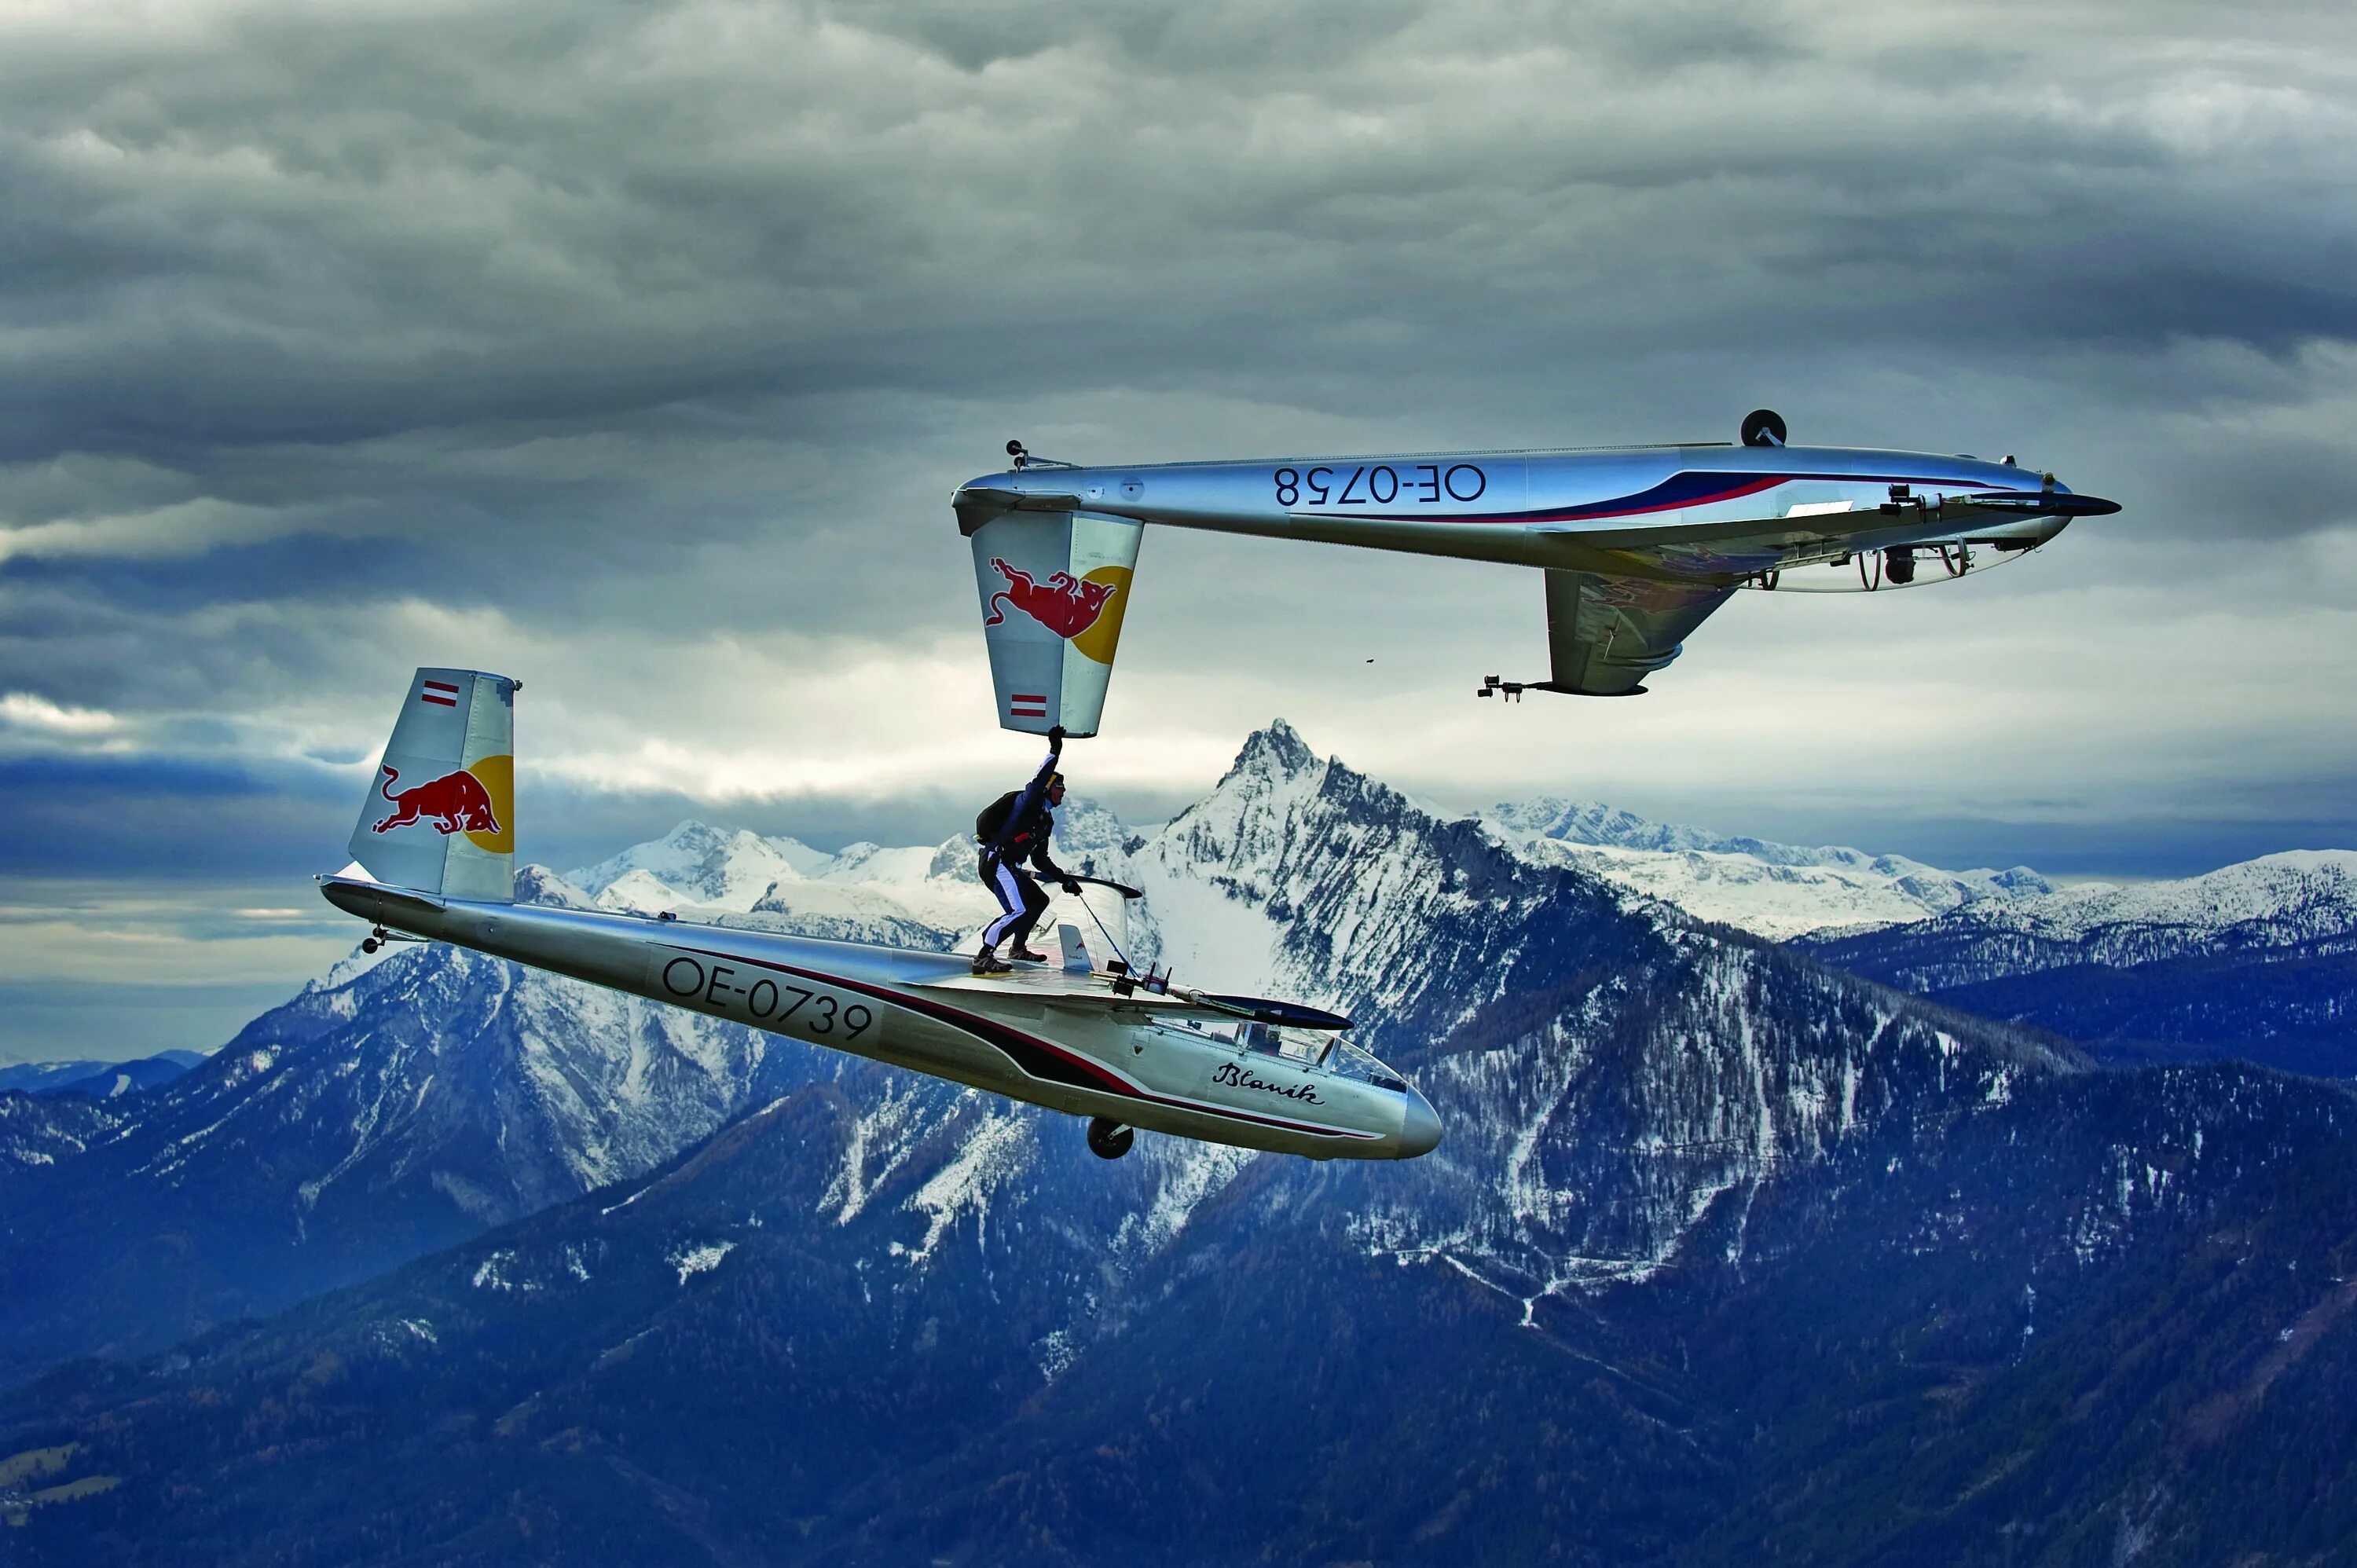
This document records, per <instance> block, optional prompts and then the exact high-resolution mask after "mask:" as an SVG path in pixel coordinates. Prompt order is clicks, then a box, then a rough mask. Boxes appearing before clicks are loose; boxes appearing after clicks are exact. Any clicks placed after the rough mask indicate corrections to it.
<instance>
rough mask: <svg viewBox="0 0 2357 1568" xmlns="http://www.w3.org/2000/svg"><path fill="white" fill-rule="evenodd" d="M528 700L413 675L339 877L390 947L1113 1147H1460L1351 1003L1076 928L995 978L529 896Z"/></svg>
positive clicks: (348, 901)
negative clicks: (1182, 1140) (959, 1098)
mask: <svg viewBox="0 0 2357 1568" xmlns="http://www.w3.org/2000/svg"><path fill="white" fill-rule="evenodd" d="M515 694H516V682H513V681H511V680H509V679H508V678H506V677H505V676H502V675H490V674H484V673H481V672H479V671H471V670H420V671H417V673H416V676H415V677H414V679H413V680H412V682H411V683H410V688H409V696H408V699H407V700H406V701H405V702H404V703H403V705H402V710H401V717H400V719H399V721H398V722H397V723H396V724H395V725H394V726H393V738H392V740H391V742H390V743H389V744H388V745H387V746H386V747H385V754H384V759H383V762H382V764H381V766H380V768H379V769H378V772H377V774H376V776H375V781H374V782H372V783H371V788H370V791H369V795H368V798H367V799H366V800H364V801H363V802H362V804H361V816H360V822H359V824H358V825H357V826H355V827H354V828H353V830H352V836H351V840H350V847H351V854H352V858H353V860H354V861H356V862H357V863H358V864H357V865H354V866H351V867H349V868H347V870H345V871H344V872H342V873H339V874H338V875H333V876H323V877H321V878H320V879H319V881H320V891H321V892H323V893H324V894H325V895H326V896H327V898H328V902H329V903H331V904H333V905H335V906H336V907H337V908H339V909H343V910H346V911H348V912H349V913H351V914H354V915H358V916H360V917H361V918H362V919H365V920H369V921H371V922H373V924H374V928H375V929H374V930H373V931H372V932H371V936H370V938H369V940H368V942H367V943H366V944H364V945H366V946H369V947H370V949H371V950H374V948H375V946H376V945H377V944H380V943H382V942H384V941H389V940H401V939H402V938H417V939H424V940H436V941H447V942H455V943H457V944H458V945H459V946H462V947H469V948H473V949H475V950H478V951H480V952H486V953H490V954H492V955H494V956H495V957H499V958H504V959H511V960H512V961H515V962H518V963H523V964H530V965H532V966H533V967H534V968H536V969H544V970H549V971H553V972H555V973H558V974H566V975H571V976H572V977H573V978H575V979H576V980H586V981H588V982H590V983H593V984H597V985H605V986H610V987H612V988H613V989H615V990H617V991H627V992H629V993H631V994H633V995H637V996H647V997H651V998H653V999H654V1000H655V1001H658V1002H668V1003H671V1004H673V1005H674V1006H679V1007H686V1008H690V1009H692V1010H694V1011H695V1012H698V1013H708V1014H710V1015H713V1016H715V1017H718V1018H726V1019H728V1020H730V1021H731V1022H733V1023H738V1024H748V1025H750V1026H753V1027H754V1028H757V1029H766V1030H768V1031H769V1032H770V1033H771V1034H775V1035H784V1036H789V1037H790V1038H792V1039H797V1040H802V1041H806V1042H808V1043H809V1044H812V1045H816V1046H832V1047H834V1048H835V1049H837V1050H844V1051H850V1052H853V1053H854V1054H856V1055H858V1056H864V1057H872V1058H875V1059H877V1061H882V1062H889V1063H891V1064H892V1065H894V1066H896V1067H904V1068H910V1069H915V1070H916V1071H919V1072H924V1073H931V1074H932V1075H933V1076H934V1077H936V1078H945V1079H952V1080H954V1081H956V1082H959V1083H964V1084H970V1085H972V1086H974V1088H976V1089H984V1090H990V1091H991V1092H993V1093H996V1094H1004V1095H1006V1096H1008V1097H1009V1098H1011V1099H1015V1100H1026V1101H1031V1102H1032V1103H1033V1104H1037V1105H1044V1106H1047V1107H1049V1109H1050V1110H1055V1111H1062V1112H1070V1113H1071V1114H1072V1115H1075V1116H1086V1117H1088V1118H1090V1122H1089V1132H1088V1143H1089V1147H1090V1148H1091V1149H1092V1150H1094V1151H1095V1152H1096V1153H1097V1154H1099V1155H1103V1156H1104V1157H1105V1158H1107V1159H1113V1158H1117V1157H1118V1156H1120V1155H1123V1154H1125V1153H1126V1152H1127V1151H1128V1149H1129V1146H1130V1144H1131V1141H1132V1139H1133V1137H1134V1135H1135V1134H1134V1133H1133V1131H1132V1129H1135V1128H1138V1127H1145V1128H1148V1129H1151V1130H1153V1131H1155V1132H1160V1133H1176V1134H1178V1135H1179V1136H1181V1137H1188V1138H1200V1139H1203V1140H1205V1141H1207V1142H1210V1143H1216V1144H1238V1145H1241V1146H1242V1147H1244V1148H1250V1149H1275V1150H1280V1151H1284V1152H1286V1153H1291V1154H1297V1155H1308V1156H1309V1157H1311V1158H1313V1159H1332V1158H1338V1157H1339V1158H1351V1159H1409V1158H1413V1157H1414V1156H1415V1155H1421V1154H1424V1153H1426V1151H1428V1150H1430V1149H1431V1148H1433V1147H1434V1146H1435V1145H1437V1144H1438V1143H1439V1142H1440V1122H1439V1119H1438V1118H1437V1116H1436V1115H1434V1113H1433V1110H1432V1106H1431V1105H1430V1104H1429V1103H1428V1102H1427V1101H1426V1100H1425V1098H1424V1096H1423V1095H1421V1094H1419V1093H1417V1092H1416V1091H1415V1090H1414V1089H1413V1088H1411V1087H1409V1086H1408V1084H1407V1083H1406V1082H1405V1080H1404V1079H1401V1078H1400V1077H1399V1075H1398V1074H1396V1073H1394V1072H1393V1071H1392V1070H1391V1069H1389V1068H1387V1067H1385V1066H1384V1065H1383V1063H1382V1062H1380V1061H1378V1060H1376V1059H1375V1058H1373V1057H1372V1056H1371V1055H1369V1054H1368V1053H1367V1052H1365V1051H1363V1050H1361V1049H1360V1048H1359V1047H1357V1046H1356V1045H1354V1044H1352V1043H1351V1041H1350V1040H1349V1039H1347V1038H1346V1037H1344V1036H1343V1033H1342V1032H1343V1031H1344V1030H1346V1029H1348V1028H1349V1027H1350V1026H1351V1021H1350V1020H1349V1019H1347V1018H1344V1017H1341V1016H1340V1015H1336V1014H1332V1013H1328V1012H1324V1011H1321V1010H1320V1009H1318V1008H1315V1007H1305V1006H1301V1005H1298V1004H1293V1003H1287V1002H1272V1001H1267V1000H1264V999H1262V998H1259V997H1250V996H1225V995H1219V994H1215V993H1210V992H1202V991H1194V990H1189V989H1188V988H1186V987H1184V986H1179V985H1174V984H1171V983H1170V982H1169V978H1168V976H1167V975H1158V974H1155V973H1153V972H1150V971H1149V972H1147V973H1146V974H1136V973H1133V972H1129V971H1128V970H1127V968H1126V966H1125V965H1122V964H1119V963H1114V964H1109V965H1108V966H1106V967H1105V968H1104V969H1102V970H1101V969H1098V968H1097V967H1096V966H1095V965H1094V964H1093V962H1092V961H1091V959H1090V957H1089V955H1088V952H1087V950H1086V948H1085V947H1084V946H1083V944H1082V941H1081V937H1080V932H1079V931H1078V930H1077V929H1074V928H1073V927H1071V926H1066V927H1064V928H1063V930H1062V938H1063V961H1062V963H1061V965H1060V966H1046V965H1030V964H1026V965H1021V966H1018V967H1017V969H1016V970H1015V972H1012V973H1009V974H1003V975H991V976H987V977H983V976H976V975H974V974H972V973H970V972H969V969H968V962H967V960H966V958H965V956H964V955H963V954H960V953H932V952H920V951H917V950H909V949H902V948H887V947H876V946H871V945H868V944H866V943H861V942H837V941H822V940H817V939H814V938H810V937H792V936H780V935H777V934H774V933H771V932H767V931H749V930H740V929H735V928H732V927H721V926H706V925H699V924H696V923H694V922H693V921H688V920H674V919H672V918H668V917H664V918H644V917H640V916H635V915H621V914H606V913H601V912H593V911H585V910H578V909H561V908H541V907H538V906H533V905H526V904H518V903H516V902H514V897H515V891H514V886H515V885H514V864H515V855H514V852H515V789H514V760H515V759H514V750H515V746H514V736H515ZM388 808H390V809H388ZM355 873H365V875H355ZM1125 891H1126V890H1125Z"/></svg>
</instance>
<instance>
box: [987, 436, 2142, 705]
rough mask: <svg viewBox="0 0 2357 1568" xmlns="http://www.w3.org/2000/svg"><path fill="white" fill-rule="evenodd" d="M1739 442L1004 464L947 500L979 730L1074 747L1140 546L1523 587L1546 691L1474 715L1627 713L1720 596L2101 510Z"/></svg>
mask: <svg viewBox="0 0 2357 1568" xmlns="http://www.w3.org/2000/svg"><path fill="white" fill-rule="evenodd" d="M1742 438H1743V439H1742V444H1741V445H1739V446H1737V445H1729V444H1725V443H1720V444H1715V445H1696V446H1620V447H1607V448H1600V449H1593V450H1586V451H1557V452H1452V453H1417V454H1410V455H1405V456H1367V457H1278V458H1272V459H1266V460H1263V461H1258V462H1250V463H1165V464H1156V465H1150V466H1146V467H1134V468H1108V467H1079V466H1076V465H1073V464H1069V463H1053V462H1048V461H1045V460H1042V459H1039V458H1036V457H1033V456H1030V455H1029V454H1028V453H1027V452H1025V451H1024V450H1023V446H1022V444H1021V443H1020V442H1013V441H1010V442H1008V443H1007V452H1008V455H1009V456H1012V457H1014V459H1015V466H1014V467H1011V468H1009V469H1006V471H1004V472H1001V473H996V474H985V475H984V476H983V477H981V478H976V479H972V480H969V481H968V482H967V483H965V484H964V485H963V486H961V487H960V488H959V489H958V491H957V494H956V496H955V498H954V504H955V507H956V510H957V517H958V527H959V529H960V531H961V532H963V533H964V534H965V535H966V537H967V538H968V539H969V540H970V541H972V543H973V549H974V575H975V578H976V581H977V583H978V584H979V585H980V587H981V593H982V600H983V611H984V634H985V638H986V639H987V641H988V643H989V647H990V660H991V673H992V675H993V677H994V679H995V681H996V687H997V701H998V713H999V720H1000V722H1001V724H1003V725H1005V726H1006V727H1007V728H1009V729H1018V730H1030V731H1034V732H1037V733H1042V734H1044V733H1045V732H1046V731H1047V730H1048V729H1049V727H1050V726H1051V725H1057V724H1061V725H1063V727H1064V728H1065V729H1066V730H1067V731H1068V732H1069V733H1071V734H1072V735H1075V736H1086V735H1093V734H1095V733H1096V729H1097V721H1098V718H1099V716H1100V714H1101V711H1102V709H1103V703H1104V693H1105V685H1106V682H1107V680H1108V679H1109V678H1110V676H1111V674H1112V670H1113V660H1114V646H1115V643H1116V642H1117V640H1118V639H1119V638H1120V635H1121V623H1122V618H1123V615H1124V613H1125V611H1126V610H1127V608H1128V601H1129V598H1130V595H1131V592H1132V579H1133V576H1134V574H1135V568H1136V565H1137V546H1138V541H1139V537H1140V535H1141V534H1142V533H1143V532H1144V528H1145V525H1146V524H1147V523H1149V522H1152V523H1160V524H1163V525H1165V526H1167V527H1171V528H1192V529H1205V530H1209V531H1211V532H1219V533H1248V534H1257V535H1261V536H1264V537H1266V538H1272V539H1305V540H1312V541H1316V542H1322V543H1328V544H1356V545H1363V546H1365V547H1367V548H1370V549H1375V550H1395V551H1405V552H1407V553H1412V554H1419V555H1447V556H1455V557H1458V558H1460V559H1464V560H1472V561H1498V562H1504V563H1507V564H1513V565H1521V566H1536V567H1539V568H1541V569H1542V570H1544V572H1545V574H1546V622H1547V649H1548V654H1549V670H1548V674H1547V678H1546V679H1545V680H1544V681H1529V682H1521V681H1500V680H1499V679H1498V678H1497V677H1496V676H1494V675H1493V676H1491V677H1490V678H1489V679H1488V680H1487V681H1486V682H1484V683H1483V685H1482V686H1481V687H1480V695H1482V696H1485V697H1486V696H1491V695H1493V694H1503V695H1506V696H1517V695H1519V694H1520V693H1523V691H1525V690H1532V691H1542V692H1565V693H1576V694H1578V695H1584V696H1599V697H1614V696H1628V695H1632V694H1634V693H1640V692H1642V691H1643V690H1644V689H1645V688H1644V685H1643V682H1644V680H1645V678H1646V677H1647V676H1649V675H1652V674H1653V673H1654V672H1655V671H1659V670H1661V669H1662V668H1663V667H1664V666H1665V665H1667V664H1668V663H1669V662H1670V661H1671V660H1674V659H1675V658H1676V657H1677V656H1678V653H1679V650H1680V649H1681V647H1682V645H1683V644H1684V639H1686V637H1687V636H1689V635H1690V634H1691V633H1692V632H1693V631H1694V629H1695V628H1696V627H1698V626H1700V625H1701V624H1702V623H1703V621H1704V620H1705V619H1706V618H1708V617H1709V615H1710V613H1711V612H1712V611H1713V610H1716V609H1717V608H1718V607H1719V606H1720V605H1722V604H1725V603H1726V602H1727V598H1728V597H1729V596H1731V595H1733V594H1734V593H1735V592H1736V590H1737V589H1738V588H1758V589H1775V588H1785V589H1820V590H1822V589H1844V588H1846V589H1848V590H1850V591H1853V592H1858V591H1864V592H1872V591H1874V590H1876V589H1878V588H1884V587H1906V586H1910V585H1914V584H1918V583H1923V582H1936V581H1944V580H1947V579H1950V578H1954V577H1961V576H1963V575H1965V574H1966V573H1968V572H1972V571H1975V570H1977V569H1979V568H1981V567H1982V566H1983V565H1985V564H1988V563H1991V562H1993V561H1997V560H2003V559H2006V558H2007V557H2009V556H2011V555H2014V554H2018V553H2020V552H2023V551H2027V550H2031V549H2035V548H2036V547H2037V546H2039V545H2040V544H2043V543H2045V542H2047V541H2048V540H2050V539H2052V538H2053V537H2054V536H2055V535H2056V534H2058V533H2060V532H2062V530H2063V529H2064V528H2066V527H2068V526H2069V525H2070V522H2071V521H2072V519H2073V518H2080V517H2097V516H2101V515H2104V514H2105V513H2108V512H2115V511H2117V510H2120V509H2119V508H2118V506H2117V505H2115V503H2113V502H2111V501H2107V500H2099V499H2095V498H2094V497H2092V496H2082V495H2077V494H2074V493H2072V490H2071V489H2070V488H2069V487H2068V486H2065V485H2063V484H2061V482H2059V481H2058V480H2057V479H2056V478H2054V476H2053V475H2052V474H2050V473H2041V472H2036V471H2032V470H2029V469H2026V468H2023V467H2018V465H2016V463H2015V462H2014V460H2013V459H2012V458H2011V457H2007V458H2006V459H2005V460H2004V461H2003V462H1998V463H1991V462H1984V461H1981V460H1980V459H1977V458H1975V457H1970V456H1938V455H1935V454H1932V453H1923V452H1885V451H1870V450H1865V449H1851V448H1843V447H1830V446H1786V445H1784V422H1783V421H1782V420H1781V418H1779V417H1778V416H1777V415H1776V414H1774V413H1771V412H1770V411H1768V410H1766V409H1761V410H1760V411H1758V412H1756V413H1753V414H1751V415H1750V416H1749V418H1748V419H1746V420H1745V421H1744V422H1743V427H1742Z"/></svg>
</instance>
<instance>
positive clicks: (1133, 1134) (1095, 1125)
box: [1089, 1116, 1137, 1160]
mask: <svg viewBox="0 0 2357 1568" xmlns="http://www.w3.org/2000/svg"><path fill="white" fill-rule="evenodd" d="M1135 1142H1137V1129H1136V1128H1135V1127H1125V1126H1123V1125H1122V1124H1121V1123H1120V1122H1116V1121H1114V1119H1113V1118H1112V1117H1110V1116H1092V1117H1090V1118H1089V1153H1091V1154H1092V1155H1095V1156H1096V1157H1097V1158H1099V1159H1101V1160H1117V1159H1119V1158H1121V1157H1122V1155H1125V1154H1127V1153H1129V1146H1130V1145H1131V1144H1134V1143H1135Z"/></svg>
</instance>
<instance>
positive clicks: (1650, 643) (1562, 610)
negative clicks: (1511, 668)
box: [1546, 567, 1735, 697]
mask: <svg viewBox="0 0 2357 1568" xmlns="http://www.w3.org/2000/svg"><path fill="white" fill-rule="evenodd" d="M1734 592H1735V590H1734V589H1733V588H1732V587H1723V586H1718V585H1712V584H1706V583H1675V582H1665V581H1663V580H1662V579H1660V578H1654V577H1620V576H1607V575H1603V574H1601V573H1597V572H1566V571H1560V570H1557V569H1555V568H1552V567H1550V568H1548V570H1547V574H1546V607H1547V653H1548V656H1549V660H1550V661H1551V663H1552V665H1553V670H1552V674H1551V677H1550V679H1549V680H1548V681H1547V682H1546V690H1548V691H1551V692H1572V693H1579V694H1581V695H1583V696H1590V697H1619V696H1626V695H1628V694H1629V693H1634V692H1640V691H1642V690H1644V686H1643V682H1644V679H1645V677H1646V676H1648V675H1651V674H1652V673H1653V671H1656V670H1660V669H1662V668H1663V667H1664V666H1665V665H1667V664H1668V663H1669V662H1670V660H1674V659H1675V658H1676V657H1677V656H1678V653H1679V650H1680V648H1681V646H1682V645H1683V644H1684V641H1685V639H1686V638H1687V637H1688V636H1689V635H1690V634H1691V633H1692V632H1693V631H1694V628H1696V627H1698V626H1700V625H1701V624H1702V623H1703V622H1704V621H1705V620H1707V619H1708V618H1710V613H1711V612H1712V611H1713V610H1715V609H1717V608H1718V607H1719V606H1721V605H1723V604H1725V603H1726V602H1727V597H1728V596H1729V595H1731V594H1733V593H1734Z"/></svg>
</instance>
